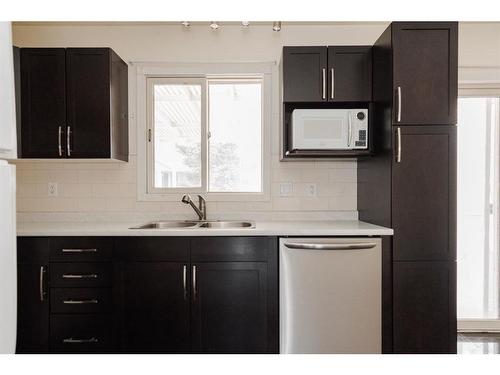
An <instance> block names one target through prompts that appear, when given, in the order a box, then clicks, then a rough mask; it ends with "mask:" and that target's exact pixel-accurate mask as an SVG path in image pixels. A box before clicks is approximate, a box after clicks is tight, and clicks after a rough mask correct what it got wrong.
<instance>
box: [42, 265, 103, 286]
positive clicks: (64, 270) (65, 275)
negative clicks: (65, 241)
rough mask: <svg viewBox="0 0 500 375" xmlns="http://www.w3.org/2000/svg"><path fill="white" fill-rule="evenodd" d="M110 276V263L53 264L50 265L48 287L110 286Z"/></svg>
mask: <svg viewBox="0 0 500 375" xmlns="http://www.w3.org/2000/svg"><path fill="white" fill-rule="evenodd" d="M111 275H112V267H111V263H53V264H51V265H50V286H51V287H96V286H110V285H111Z"/></svg>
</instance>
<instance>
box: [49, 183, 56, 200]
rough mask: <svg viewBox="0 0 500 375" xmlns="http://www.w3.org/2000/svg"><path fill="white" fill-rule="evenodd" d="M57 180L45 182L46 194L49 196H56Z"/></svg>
mask: <svg viewBox="0 0 500 375" xmlns="http://www.w3.org/2000/svg"><path fill="white" fill-rule="evenodd" d="M57 194H58V192H57V182H49V183H48V184H47V195H48V196H49V197H57Z"/></svg>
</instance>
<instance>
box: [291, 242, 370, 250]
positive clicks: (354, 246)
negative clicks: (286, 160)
mask: <svg viewBox="0 0 500 375" xmlns="http://www.w3.org/2000/svg"><path fill="white" fill-rule="evenodd" d="M285 246H286V247H288V248H289V249H303V250H364V249H373V248H374V247H375V246H377V244H376V243H375V242H358V243H300V242H288V243H285Z"/></svg>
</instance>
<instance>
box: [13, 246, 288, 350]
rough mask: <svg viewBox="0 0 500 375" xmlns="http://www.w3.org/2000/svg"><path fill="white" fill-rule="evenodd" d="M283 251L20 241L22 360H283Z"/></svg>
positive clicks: (20, 345) (249, 247)
mask: <svg viewBox="0 0 500 375" xmlns="http://www.w3.org/2000/svg"><path fill="white" fill-rule="evenodd" d="M277 246H278V241H277V238H276V237H194V238H185V237H133V238H128V237H127V238H125V237H117V238H103V237H52V238H46V237H45V238H31V237H24V238H23V237H21V238H19V239H18V288H19V292H18V295H19V298H18V330H17V331H18V332H17V334H18V340H17V353H193V352H194V353H278V348H279V346H278V336H279V315H278V302H279V301H278V248H277Z"/></svg>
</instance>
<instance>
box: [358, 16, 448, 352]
mask: <svg viewBox="0 0 500 375" xmlns="http://www.w3.org/2000/svg"><path fill="white" fill-rule="evenodd" d="M457 49H458V24H457V23H456V22H446V23H441V22H395V23H392V24H391V25H390V26H389V27H388V28H387V29H386V30H385V32H384V33H383V34H382V35H381V36H380V38H379V39H378V40H377V42H376V43H375V45H374V47H373V102H374V113H373V118H374V127H375V131H374V133H375V134H374V136H375V147H376V151H375V156H373V157H371V158H366V159H359V162H358V209H359V217H360V220H364V221H367V222H371V223H374V224H379V225H384V226H389V227H392V228H394V237H393V238H392V240H391V239H386V240H385V242H386V243H385V245H387V246H389V247H391V248H392V252H390V251H389V252H387V253H386V256H385V259H384V275H385V276H384V280H383V299H384V306H386V308H385V311H384V314H383V316H384V317H383V320H384V321H383V327H384V335H383V336H384V337H383V349H384V352H394V353H456V173H457V171H456V158H457V155H456V142H457V132H456V121H457V70H458V68H457V59H458V56H457ZM387 306H388V307H387Z"/></svg>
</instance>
